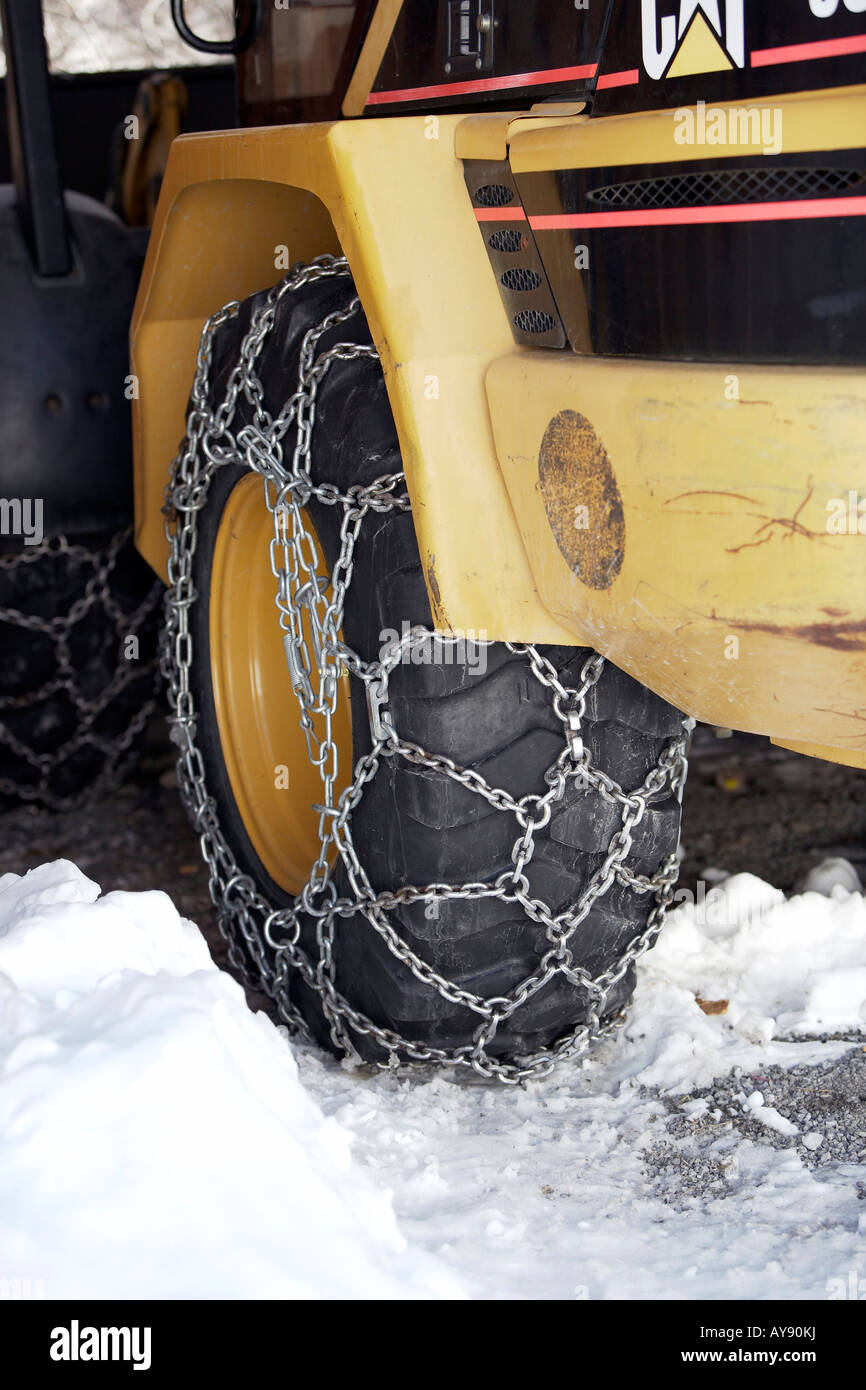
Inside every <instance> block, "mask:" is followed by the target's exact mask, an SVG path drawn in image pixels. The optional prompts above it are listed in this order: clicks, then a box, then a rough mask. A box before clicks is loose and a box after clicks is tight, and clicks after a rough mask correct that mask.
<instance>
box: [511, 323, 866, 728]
mask: <svg viewBox="0 0 866 1390" xmlns="http://www.w3.org/2000/svg"><path fill="white" fill-rule="evenodd" d="M732 370H733V369H726V368H725V367H724V366H715V365H713V366H696V365H684V364H678V363H648V362H616V361H611V360H588V359H583V360H581V359H579V358H574V357H569V356H567V355H565V354H563V355H557V356H556V357H555V359H553V358H552V356H551V354H549V353H545V352H517V351H512V352H511V353H509V354H508V355H506V356H504V357H502V358H501V359H499V360H498V361H497V362H495V363H494V364H493V365H492V367H491V369H490V371H489V372H488V377H487V386H488V395H489V399H490V413H491V418H492V419H493V422H494V431H495V435H496V441H497V446H498V449H499V457H500V461H501V463H502V467H503V470H504V473H505V477H506V481H507V483H508V488H509V491H510V494H511V500H512V504H513V507H514V511H515V514H516V515H517V517H518V519H519V523H520V529H521V533H522V535H523V540H524V544H525V546H526V551H527V554H528V555H529V557H530V559H531V563H532V567H533V572H534V575H535V580H536V583H537V585H538V589H539V592H540V594H541V597H542V600H543V601H544V603H545V604H546V606H547V607H549V608H550V609H551V611H552V612H553V613H554V614H555V615H556V616H557V617H558V618H560V619H561V621H562V622H563V623H564V624H565V625H567V626H568V627H570V629H571V632H572V635H573V640H575V641H577V642H580V643H585V644H587V645H590V646H593V647H596V648H597V649H598V650H599V651H601V652H604V653H605V654H607V655H608V656H610V657H611V658H612V659H613V660H614V661H615V662H616V663H617V664H618V665H620V666H622V667H624V668H625V670H627V671H630V672H631V673H632V674H633V675H635V676H636V677H637V678H638V679H639V680H641V681H643V682H644V683H645V684H647V685H649V686H651V687H652V689H654V690H655V691H657V692H658V693H659V694H660V695H663V696H665V697H666V698H667V699H668V700H670V701H672V703H674V704H675V705H677V706H679V707H680V708H681V709H684V710H686V711H687V712H688V713H689V714H692V715H694V716H696V717H697V718H698V719H701V720H706V721H707V722H709V723H713V724H721V725H725V726H727V727H733V728H738V729H745V730H750V731H752V732H755V733H765V734H771V735H773V736H774V737H778V738H780V739H790V740H798V741H808V742H815V743H821V744H827V745H832V746H836V747H838V748H840V749H847V750H854V751H863V750H866V583H864V575H866V535H860V534H857V533H854V534H851V533H849V534H845V535H837V534H832V533H831V532H830V531H829V530H828V519H829V518H830V516H831V515H832V514H833V508H832V507H831V506H828V504H831V500H832V499H845V498H847V497H848V496H849V494H850V493H852V492H854V493H855V494H856V495H858V496H860V497H866V455H864V449H863V441H864V439H866V377H864V374H863V373H862V372H855V371H851V370H848V371H843V370H837V371H819V370H815V369H808V368H789V369H781V368H771V367H748V368H746V367H741V368H738V369H737V376H738V383H737V388H736V389H737V390H738V394H739V399H728V396H729V395H731V394H732V392H733V388H732V385H731V376H730V372H731V371H732ZM551 422H554V423H553V424H552V423H551Z"/></svg>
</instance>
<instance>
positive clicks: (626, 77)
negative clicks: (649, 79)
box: [595, 68, 640, 92]
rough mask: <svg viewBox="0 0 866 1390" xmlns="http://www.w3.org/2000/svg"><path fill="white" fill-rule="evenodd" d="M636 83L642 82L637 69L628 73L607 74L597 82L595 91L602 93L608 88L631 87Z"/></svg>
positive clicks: (632, 69)
mask: <svg viewBox="0 0 866 1390" xmlns="http://www.w3.org/2000/svg"><path fill="white" fill-rule="evenodd" d="M635 82H640V72H639V71H638V69H637V68H629V70H628V72H606V73H605V74H604V76H603V77H600V78H599V79H598V81H597V82H596V84H595V90H596V91H597V92H602V91H604V89H605V88H606V87H631V86H633V85H634V83H635Z"/></svg>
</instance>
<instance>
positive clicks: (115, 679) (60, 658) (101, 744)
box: [0, 526, 163, 811]
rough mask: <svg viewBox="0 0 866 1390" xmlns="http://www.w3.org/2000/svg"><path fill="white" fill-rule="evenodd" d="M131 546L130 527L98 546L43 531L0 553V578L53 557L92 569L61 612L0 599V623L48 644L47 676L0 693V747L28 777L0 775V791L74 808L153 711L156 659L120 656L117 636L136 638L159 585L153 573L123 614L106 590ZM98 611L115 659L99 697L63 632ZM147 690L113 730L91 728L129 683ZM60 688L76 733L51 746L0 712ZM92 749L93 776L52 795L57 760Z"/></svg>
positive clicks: (100, 782) (99, 785)
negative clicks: (33, 541)
mask: <svg viewBox="0 0 866 1390" xmlns="http://www.w3.org/2000/svg"><path fill="white" fill-rule="evenodd" d="M131 544H132V527H131V526H129V527H127V528H125V529H124V530H122V531H115V532H114V534H113V535H111V536H110V538H108V539H107V541H106V543H105V544H104V545H102V546H99V547H96V548H91V546H89V545H86V544H84V542H83V541H82V540H78V539H70V538H68V537H67V536H64V535H59V536H52V537H48V538H46V539H44V540H42V541H40V542H39V544H38V545H34V546H32V547H29V546H28V547H27V548H26V549H23V550H21V551H15V552H12V553H9V554H6V555H2V556H0V577H2V576H3V575H4V574H14V575H16V576H19V575H21V576H24V575H25V574H28V573H29V572H30V568H31V567H36V566H41V567H42V568H43V569H45V570H49V571H56V569H57V566H58V564H59V563H62V564H63V565H64V566H65V567H67V568H69V569H71V570H75V569H79V570H86V569H87V568H89V569H90V570H91V571H92V573H91V575H90V577H89V579H88V580H87V581H86V583H83V582H82V583H80V585H79V587H80V588H81V593H80V594H79V596H78V597H77V598H76V599H75V600H74V601H73V602H72V603H71V604H70V605H69V607H68V609H67V610H66V612H64V613H58V614H56V615H55V616H54V617H51V618H46V617H43V616H41V615H40V614H38V613H35V612H26V611H22V610H21V609H20V608H12V607H10V606H8V605H3V604H0V624H4V623H5V624H8V625H9V626H11V627H13V628H18V629H20V630H21V631H23V632H27V633H38V634H39V635H40V636H42V637H45V638H47V639H48V640H49V641H51V642H52V643H53V645H54V660H53V663H52V664H53V667H54V674H53V675H52V677H51V679H50V680H48V681H46V682H44V683H43V684H42V685H40V686H39V687H38V688H37V689H35V690H28V691H25V692H22V693H19V694H15V695H2V696H0V747H5V748H7V749H8V750H9V752H10V753H12V754H13V756H15V757H17V758H18V759H19V761H20V762H21V763H23V764H25V765H26V767H27V768H28V769H29V770H30V771H31V773H32V778H31V779H30V780H28V779H27V778H25V777H24V776H19V777H17V778H16V777H14V776H12V775H0V796H2V797H8V798H10V799H12V800H23V801H29V802H34V803H38V804H40V805H43V806H45V807H46V808H48V809H50V810H55V811H67V810H71V809H73V808H74V807H76V806H78V805H79V804H80V803H81V801H82V799H83V798H84V797H85V796H92V795H94V794H95V793H96V792H98V791H101V790H103V789H104V788H105V787H106V786H108V785H109V784H111V783H112V782H113V781H114V780H115V779H116V778H117V776H118V775H119V774H120V772H121V771H122V769H123V767H124V765H125V763H126V761H127V760H128V757H129V755H130V753H131V751H132V748H133V745H134V744H135V742H136V740H137V738H138V737H139V735H140V734H141V733H142V731H143V730H144V728H145V725H146V724H147V722H148V720H149V719H150V718H151V716H152V715H153V713H154V712H155V710H156V706H157V697H158V691H159V684H160V670H159V665H158V662H157V660H156V659H155V658H153V659H151V660H150V661H146V662H137V661H136V662H133V661H131V660H126V659H125V658H123V657H122V656H121V655H120V652H121V650H122V644H123V640H124V639H125V638H127V637H140V636H141V635H142V634H143V633H144V632H145V631H146V629H147V628H148V627H151V630H152V626H151V625H152V624H153V622H154V621H155V617H156V614H157V612H158V610H159V602H160V597H161V594H162V592H163V586H162V585H161V583H160V581H159V580H158V579H154V580H153V582H152V584H151V585H150V586H149V588H148V591H147V593H146V594H145V595H144V597H143V598H142V600H141V602H140V603H139V604H138V605H137V606H136V607H135V609H134V610H133V611H131V612H125V611H124V610H123V609H122V608H121V606H120V605H119V604H118V602H117V601H116V598H115V595H114V593H113V592H112V575H113V572H114V570H115V567H116V565H117V562H118V559H119V557H120V556H121V554H122V553H123V551H124V549H125V547H127V546H129V545H131ZM100 607H101V609H102V611H103V613H104V614H105V616H106V617H107V618H108V619H109V621H110V623H111V625H112V626H113V628H114V634H115V636H116V638H117V643H118V657H117V660H116V662H115V664H114V672H113V674H112V676H111V678H110V679H109V680H108V681H107V683H106V684H105V685H103V686H102V688H101V689H100V691H99V693H98V695H95V696H91V695H88V693H87V692H86V691H85V689H84V688H83V682H82V680H81V674H80V672H78V671H76V669H75V666H74V664H73V659H72V653H71V650H70V645H69V644H70V637H71V636H72V633H73V630H74V628H75V627H76V625H77V624H78V623H80V622H81V621H82V620H83V619H85V618H87V617H88V615H90V614H91V613H93V612H94V611H95V610H96V609H98V608H100ZM148 679H149V686H150V691H151V693H150V695H149V696H148V697H147V698H145V699H143V700H139V701H138V702H137V704H136V708H135V711H134V713H133V714H132V716H131V718H130V719H129V722H128V723H127V725H126V727H125V728H124V729H122V730H121V731H120V732H119V733H116V734H106V733H100V732H98V730H97V728H96V727H95V724H96V721H97V720H98V718H99V717H100V716H101V715H102V714H104V713H105V711H106V710H108V709H109V708H110V706H111V705H112V704H113V702H114V701H115V700H117V699H118V698H119V697H120V696H122V695H123V694H124V692H125V691H127V690H128V689H129V687H130V686H133V685H138V684H139V683H142V682H145V681H148ZM61 693H64V694H65V695H66V697H67V698H68V700H69V703H70V705H71V707H72V709H73V710H74V712H75V717H76V724H77V728H76V732H75V733H74V735H73V736H72V737H71V738H70V739H67V740H66V741H65V742H64V743H62V744H60V745H59V746H58V747H57V748H54V749H51V750H50V751H43V752H40V751H39V749H38V748H36V747H33V746H31V744H30V743H28V742H27V741H26V740H25V739H24V738H22V737H20V735H18V734H16V733H15V732H14V731H13V730H12V729H11V728H10V727H9V723H8V722H6V721H5V720H4V718H3V716H4V714H6V715H7V719H8V716H9V714H14V713H16V712H18V711H21V710H25V709H29V708H33V707H35V706H37V705H38V704H39V702H40V701H43V700H48V699H51V698H52V697H54V696H56V695H60V694H61ZM88 748H90V749H93V750H94V751H95V752H97V753H98V754H99V755H100V757H101V759H102V766H101V769H100V772H99V774H98V776H97V777H96V778H95V779H94V780H93V781H91V782H89V783H88V785H87V786H86V787H84V788H82V789H81V790H80V791H76V792H74V793H71V794H69V795H66V796H62V795H60V794H58V791H57V788H56V781H57V776H58V772H59V771H60V769H61V768H62V767H63V765H64V763H67V762H69V760H70V759H71V758H73V757H74V756H75V755H76V754H77V753H79V752H81V751H82V750H84V749H88Z"/></svg>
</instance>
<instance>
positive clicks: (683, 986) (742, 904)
mask: <svg viewBox="0 0 866 1390" xmlns="http://www.w3.org/2000/svg"><path fill="white" fill-rule="evenodd" d="M698 1000H701V1001H703V1005H704V1007H703V1008H702V1007H701V1004H699V1003H698ZM707 1008H708V1009H709V1010H710V1012H705V1009H707ZM858 1032H866V900H864V898H863V897H862V896H861V894H859V893H848V892H846V891H845V890H844V889H842V888H839V887H836V888H834V889H833V890H832V896H830V897H826V896H823V895H821V894H819V893H813V892H809V893H803V894H802V895H800V896H799V897H795V898H790V899H786V898H785V896H784V894H783V893H781V892H779V890H778V889H776V888H771V887H770V886H769V885H768V884H766V883H762V882H761V880H760V879H758V878H754V877H753V876H752V875H751V874H737V875H736V876H735V877H733V878H729V879H728V880H727V881H726V882H725V883H723V884H721V885H719V886H718V887H716V888H713V889H712V891H711V892H710V893H709V894H707V896H706V897H705V898H702V899H699V900H698V901H697V902H695V903H690V904H689V905H686V906H682V907H679V908H677V909H676V910H675V911H672V912H671V913H670V914H669V916H668V920H667V923H666V925H665V929H664V932H663V933H662V936H661V938H660V940H659V943H658V945H657V946H656V948H655V950H654V951H652V952H650V953H649V954H648V955H647V956H646V957H645V958H644V962H643V965H642V969H641V974H640V983H639V987H638V990H637V994H636V997H635V1003H634V1008H633V1010H632V1014H631V1018H630V1021H629V1027H628V1035H629V1037H630V1038H631V1039H632V1040H633V1047H632V1048H631V1049H630V1051H629V1054H628V1057H627V1058H626V1059H624V1063H623V1066H622V1068H621V1072H620V1074H621V1075H629V1076H633V1077H636V1078H637V1079H639V1080H640V1081H642V1082H643V1083H644V1084H645V1085H654V1086H658V1087H660V1088H661V1089H662V1090H674V1089H685V1088H686V1087H688V1086H699V1085H706V1084H707V1083H708V1082H709V1081H711V1080H712V1078H713V1077H714V1076H718V1075H720V1074H721V1073H722V1072H724V1071H726V1070H730V1068H731V1067H732V1066H735V1065H740V1066H743V1067H748V1066H751V1065H756V1064H757V1063H758V1062H760V1061H761V1060H762V1059H763V1058H765V1057H766V1056H767V1055H768V1053H767V1044H769V1043H770V1041H771V1040H773V1039H794V1038H798V1037H802V1038H807V1037H812V1038H814V1037H818V1038H820V1037H823V1036H825V1035H827V1034H831V1035H832V1034H844V1035H848V1034H856V1033H858ZM772 1055H773V1058H774V1059H775V1060H777V1061H779V1062H780V1063H781V1064H782V1065H784V1064H785V1063H786V1062H790V1061H793V1060H796V1061H797V1062H807V1061H814V1060H818V1058H819V1055H820V1056H821V1057H823V1056H825V1055H826V1052H825V1051H821V1050H820V1049H819V1047H818V1045H812V1046H809V1045H808V1044H805V1045H804V1044H800V1045H799V1046H788V1047H785V1046H784V1045H783V1044H781V1043H779V1044H776V1046H775V1047H774V1049H773V1050H772Z"/></svg>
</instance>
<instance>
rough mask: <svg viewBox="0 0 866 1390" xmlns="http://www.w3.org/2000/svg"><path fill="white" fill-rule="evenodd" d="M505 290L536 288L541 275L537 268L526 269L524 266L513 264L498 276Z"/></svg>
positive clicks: (539, 282)
mask: <svg viewBox="0 0 866 1390" xmlns="http://www.w3.org/2000/svg"><path fill="white" fill-rule="evenodd" d="M499 278H500V279H501V281H502V283H503V285H504V286H505V288H506V289H507V290H520V291H521V292H523V291H526V290H537V289H538V286H539V285H540V284H541V276H540V275H539V274H538V271H537V270H527V269H526V267H525V266H515V268H514V269H513V270H506V271H505V273H504V274H503V275H501V276H500V277H499Z"/></svg>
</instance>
